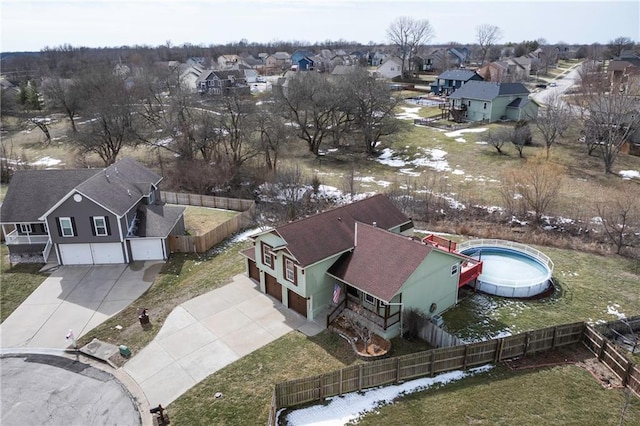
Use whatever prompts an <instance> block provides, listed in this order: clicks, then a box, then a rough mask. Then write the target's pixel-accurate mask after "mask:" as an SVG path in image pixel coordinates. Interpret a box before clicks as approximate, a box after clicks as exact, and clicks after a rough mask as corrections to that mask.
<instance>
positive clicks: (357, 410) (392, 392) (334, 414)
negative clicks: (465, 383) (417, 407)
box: [278, 365, 493, 426]
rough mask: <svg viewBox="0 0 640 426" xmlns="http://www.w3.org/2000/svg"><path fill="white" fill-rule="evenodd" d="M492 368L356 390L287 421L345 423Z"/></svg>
mask: <svg viewBox="0 0 640 426" xmlns="http://www.w3.org/2000/svg"><path fill="white" fill-rule="evenodd" d="M492 368H493V366H492V365H483V366H481V367H477V368H472V369H470V370H468V371H460V370H456V371H450V372H448V373H443V374H439V375H437V376H435V377H429V378H423V379H417V380H411V381H408V382H405V383H402V384H400V385H393V386H386V387H381V388H375V389H370V390H366V391H363V392H352V393H348V394H345V395H342V396H336V397H333V398H328V399H327V400H328V401H329V403H328V404H326V405H314V406H312V407H307V408H301V409H299V410H293V411H291V412H289V413H288V414H287V416H286V421H287V424H288V425H292V426H296V425H315V426H333V425H335V426H338V425H340V426H341V425H344V424H346V423H349V422H353V421H354V420H357V419H358V418H359V417H360V416H362V415H363V414H365V413H368V412H370V411H373V410H375V409H376V408H377V407H380V406H382V405H387V404H393V401H394V400H395V399H396V398H398V397H400V396H403V395H408V394H411V393H414V392H419V391H422V390H425V389H429V388H430V387H432V386H436V385H445V384H447V383H450V382H453V381H456V380H461V379H463V378H465V377H470V376H473V375H476V374H480V373H484V372H487V371H489V370H491V369H492ZM279 415H280V413H278V416H279Z"/></svg>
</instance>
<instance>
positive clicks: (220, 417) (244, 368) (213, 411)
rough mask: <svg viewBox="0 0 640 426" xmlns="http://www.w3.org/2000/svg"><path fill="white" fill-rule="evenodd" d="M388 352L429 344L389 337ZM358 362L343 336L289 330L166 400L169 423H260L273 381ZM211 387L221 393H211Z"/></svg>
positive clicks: (400, 352)
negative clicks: (220, 394) (309, 335)
mask: <svg viewBox="0 0 640 426" xmlns="http://www.w3.org/2000/svg"><path fill="white" fill-rule="evenodd" d="M391 344H392V351H393V352H392V354H393V355H394V356H395V355H404V354H407V353H413V352H417V351H421V350H426V349H429V346H428V345H427V344H426V343H424V342H408V341H406V340H401V339H393V340H392V342H391ZM359 363H362V361H360V360H359V359H357V358H356V357H355V355H354V353H353V350H352V349H351V347H350V346H349V345H348V344H347V342H346V341H345V340H344V339H343V338H341V337H339V336H338V335H337V334H335V333H332V332H329V331H324V332H322V333H320V334H319V335H317V336H314V337H306V336H304V335H303V334H301V333H299V332H297V331H294V332H291V333H289V334H287V335H285V336H283V337H281V338H280V339H278V340H276V341H274V342H272V343H270V344H268V345H267V346H264V347H262V348H260V349H258V350H257V351H255V352H252V353H251V354H249V355H247V356H245V357H243V358H241V359H239V360H238V361H236V362H234V363H233V364H230V365H228V366H227V367H225V368H223V369H221V370H219V371H217V372H216V373H214V374H212V375H211V376H209V377H207V378H206V379H205V380H203V381H202V382H200V383H198V384H197V385H196V386H194V387H193V388H191V389H189V390H188V391H187V392H186V393H185V394H184V395H182V396H181V397H180V398H178V399H177V400H176V401H174V402H173V403H172V404H171V405H169V407H168V410H169V412H170V413H171V421H172V423H173V424H175V425H210V424H215V425H258V424H266V422H267V417H268V413H269V405H270V402H271V393H272V391H273V386H274V384H275V383H279V382H283V381H287V380H292V379H297V378H300V377H307V376H314V375H317V374H322V373H326V372H329V371H333V370H337V369H340V368H343V367H346V366H348V365H353V364H359ZM216 392H222V394H223V397H222V398H219V399H216V398H214V395H215V393H216Z"/></svg>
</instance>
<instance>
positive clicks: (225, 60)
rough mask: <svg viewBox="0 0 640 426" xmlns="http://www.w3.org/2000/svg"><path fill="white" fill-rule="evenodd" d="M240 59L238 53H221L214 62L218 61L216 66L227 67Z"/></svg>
mask: <svg viewBox="0 0 640 426" xmlns="http://www.w3.org/2000/svg"><path fill="white" fill-rule="evenodd" d="M241 59H242V58H240V57H239V56H238V55H221V56H218V59H217V60H216V62H217V63H218V68H220V69H228V68H231V67H232V66H233V65H235V64H237V63H238V62H240V61H241Z"/></svg>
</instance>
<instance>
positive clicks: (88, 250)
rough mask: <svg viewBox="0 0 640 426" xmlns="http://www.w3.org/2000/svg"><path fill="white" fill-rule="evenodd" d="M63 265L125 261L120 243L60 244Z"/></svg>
mask: <svg viewBox="0 0 640 426" xmlns="http://www.w3.org/2000/svg"><path fill="white" fill-rule="evenodd" d="M59 247H60V255H61V257H62V264H63V265H93V264H96V265H102V264H106V263H124V255H123V253H122V245H121V244H120V243H100V244H60V245H59Z"/></svg>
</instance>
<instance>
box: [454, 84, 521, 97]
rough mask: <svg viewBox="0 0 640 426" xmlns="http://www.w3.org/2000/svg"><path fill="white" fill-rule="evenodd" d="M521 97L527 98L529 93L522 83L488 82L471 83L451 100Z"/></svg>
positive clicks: (457, 91)
mask: <svg viewBox="0 0 640 426" xmlns="http://www.w3.org/2000/svg"><path fill="white" fill-rule="evenodd" d="M511 95H519V96H524V97H527V96H529V91H528V90H527V88H526V87H524V85H523V84H522V83H502V84H498V83H490V82H487V81H469V82H468V83H466V84H465V85H464V86H462V87H461V88H459V89H457V90H456V91H455V92H453V94H452V95H450V96H449V98H451V99H462V98H465V99H478V100H481V101H492V100H494V99H495V98H497V97H498V96H511Z"/></svg>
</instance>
